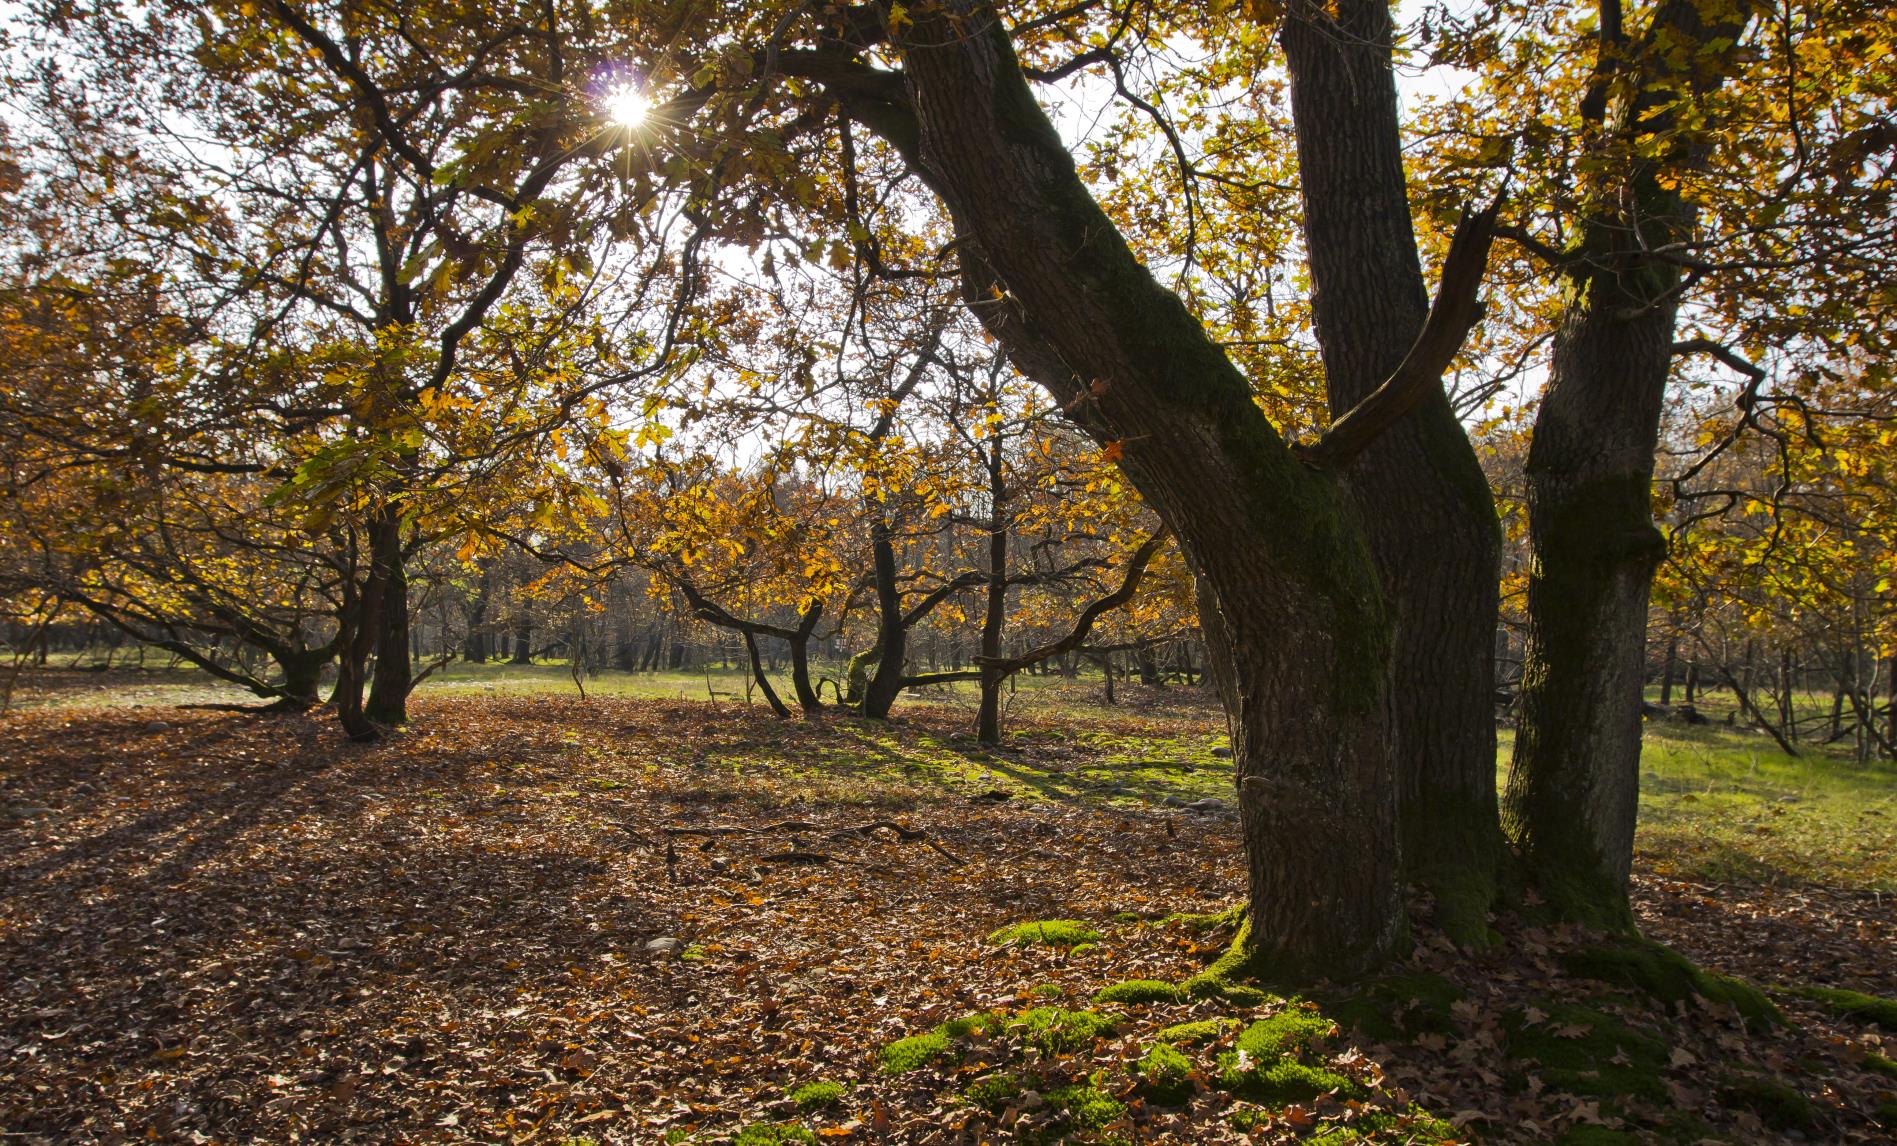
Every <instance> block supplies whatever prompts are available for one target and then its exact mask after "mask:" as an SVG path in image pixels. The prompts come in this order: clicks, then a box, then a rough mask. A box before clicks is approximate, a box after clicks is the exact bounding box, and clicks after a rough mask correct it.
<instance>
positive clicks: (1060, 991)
mask: <svg viewBox="0 0 1897 1146" xmlns="http://www.w3.org/2000/svg"><path fill="white" fill-rule="evenodd" d="M1066 993H1067V990H1066V988H1064V987H1062V986H1061V985H1060V984H1058V983H1042V984H1041V985H1040V986H1038V987H1035V988H1033V989H1032V990H1030V991H1029V992H1028V994H1030V995H1033V996H1034V997H1035V998H1037V999H1058V998H1060V997H1061V996H1062V995H1065V994H1066Z"/></svg>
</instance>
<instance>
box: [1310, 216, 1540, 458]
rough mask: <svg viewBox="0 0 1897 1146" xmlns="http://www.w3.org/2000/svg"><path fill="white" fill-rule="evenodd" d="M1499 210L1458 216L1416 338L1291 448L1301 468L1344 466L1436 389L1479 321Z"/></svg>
mask: <svg viewBox="0 0 1897 1146" xmlns="http://www.w3.org/2000/svg"><path fill="white" fill-rule="evenodd" d="M1501 207H1502V198H1501V196H1499V195H1498V196H1497V197H1496V199H1495V202H1493V203H1490V204H1489V205H1488V206H1487V207H1484V208H1483V209H1482V210H1480V211H1473V212H1472V211H1468V210H1464V211H1463V213H1462V218H1461V219H1460V220H1459V221H1458V222H1457V223H1456V233H1455V236H1454V237H1453V238H1452V239H1451V240H1450V242H1449V255H1448V257H1447V258H1445V259H1444V260H1443V273H1442V281H1441V282H1440V283H1439V284H1437V287H1436V301H1435V302H1433V303H1431V304H1430V308H1429V318H1428V319H1427V320H1426V321H1425V322H1424V323H1423V330H1422V333H1420V334H1418V335H1417V336H1416V341H1415V342H1414V343H1412V344H1411V345H1410V350H1409V353H1408V354H1406V355H1404V356H1403V361H1402V363H1401V364H1400V365H1399V366H1397V368H1396V370H1395V371H1394V372H1393V373H1392V374H1391V375H1390V376H1389V377H1388V378H1387V379H1385V380H1384V382H1383V385H1381V386H1378V387H1377V388H1376V389H1375V390H1373V391H1372V392H1371V393H1370V395H1369V396H1368V397H1366V398H1365V399H1364V400H1363V401H1361V402H1359V403H1357V404H1356V405H1355V406H1353V407H1351V408H1350V409H1349V410H1347V411H1346V412H1345V413H1344V416H1343V417H1341V418H1339V419H1337V420H1336V421H1335V422H1332V423H1331V428H1330V429H1328V430H1326V431H1325V432H1324V436H1323V437H1321V438H1319V439H1318V440H1317V441H1316V442H1315V443H1313V444H1311V445H1308V446H1298V447H1296V449H1297V453H1298V456H1299V458H1300V459H1301V460H1303V461H1304V462H1305V464H1307V465H1311V466H1316V467H1319V468H1322V469H1339V468H1342V467H1343V466H1346V465H1349V464H1350V463H1351V461H1352V460H1354V459H1355V458H1356V457H1357V455H1358V454H1360V453H1362V452H1363V451H1364V449H1365V448H1366V447H1368V446H1369V445H1370V443H1371V442H1373V441H1375V440H1376V438H1377V435H1378V434H1381V433H1382V432H1383V431H1384V430H1386V429H1388V428H1389V427H1390V426H1391V425H1392V424H1393V423H1394V422H1395V421H1396V420H1397V419H1398V418H1401V417H1402V416H1403V415H1404V414H1407V413H1409V412H1410V410H1411V409H1413V408H1414V407H1415V406H1416V404H1417V403H1418V402H1421V401H1422V400H1423V398H1424V397H1426V396H1427V395H1428V394H1429V392H1430V390H1431V389H1432V388H1434V387H1438V386H1440V385H1441V384H1442V376H1443V373H1444V371H1446V370H1448V369H1449V364H1450V362H1452V361H1454V360H1455V357H1456V354H1457V352H1458V351H1460V350H1461V349H1462V343H1463V341H1464V340H1465V339H1467V338H1468V337H1469V331H1470V330H1471V329H1472V328H1473V327H1474V326H1475V324H1476V322H1477V321H1478V320H1480V319H1481V317H1482V304H1481V303H1480V302H1478V301H1477V299H1476V295H1477V293H1478V292H1479V291H1480V290H1481V287H1482V272H1483V270H1484V269H1485V268H1486V267H1487V266H1488V261H1489V243H1490V242H1491V240H1493V238H1494V236H1495V217H1496V214H1497V213H1498V212H1499V211H1500V210H1501Z"/></svg>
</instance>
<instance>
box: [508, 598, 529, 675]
mask: <svg viewBox="0 0 1897 1146" xmlns="http://www.w3.org/2000/svg"><path fill="white" fill-rule="evenodd" d="M507 663H508V664H510V665H530V664H532V663H534V617H533V614H532V613H529V612H528V611H527V608H526V606H524V605H523V606H521V609H520V612H518V613H516V614H514V655H513V656H511V657H509V658H507Z"/></svg>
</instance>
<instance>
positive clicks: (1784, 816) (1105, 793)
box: [18, 662, 1897, 892]
mask: <svg viewBox="0 0 1897 1146" xmlns="http://www.w3.org/2000/svg"><path fill="white" fill-rule="evenodd" d="M746 685H747V680H746V677H745V675H744V674H743V673H741V672H738V671H735V670H732V671H714V672H711V673H705V672H692V673H685V672H664V673H624V672H605V673H601V674H600V675H599V676H598V677H596V678H591V679H589V680H587V682H586V689H587V694H588V695H589V696H594V697H613V698H621V697H623V698H640V699H661V700H691V701H704V702H711V703H717V704H720V705H734V706H742V705H745V704H747V703H750V704H751V706H752V707H753V708H755V709H759V710H761V709H762V701H759V700H754V699H753V700H747V688H746ZM785 687H788V686H787V685H785ZM1124 691H1125V693H1126V695H1127V698H1128V699H1130V700H1131V701H1132V702H1133V703H1130V704H1127V703H1123V704H1121V705H1117V706H1108V705H1105V704H1104V703H1102V702H1101V690H1100V687H1099V683H1098V679H1097V678H1096V677H1083V678H1081V679H1079V680H1077V681H1070V680H1065V679H1062V678H1059V677H1022V678H1020V679H1019V680H1018V681H1017V685H1016V690H1015V692H1014V693H1013V694H1012V696H1011V698H1010V706H1009V710H1008V711H1009V735H1008V739H1007V742H1006V743H1005V744H1004V745H1002V746H1001V747H999V748H996V749H984V748H982V747H981V746H979V745H977V744H975V743H974V742H973V739H972V737H971V736H969V735H968V732H969V726H972V723H973V692H972V690H970V689H967V688H958V687H957V686H950V687H944V688H937V689H931V690H929V692H928V693H927V694H926V695H924V696H920V697H914V698H910V699H909V700H906V701H905V703H904V707H903V708H901V709H899V716H903V717H905V719H903V720H902V721H901V722H900V723H898V724H896V725H878V724H872V723H867V722H856V721H851V720H849V719H848V718H841V719H838V720H835V721H832V722H830V723H831V726H832V732H831V734H830V735H827V736H824V737H820V738H819V737H803V736H800V735H798V734H797V733H796V732H795V731H794V730H787V734H786V735H785V736H782V737H776V738H771V739H769V740H761V739H759V738H756V737H752V738H750V739H749V740H748V741H747V740H746V739H745V738H735V739H734V740H733V741H731V742H720V743H714V744H709V745H706V744H698V745H680V746H679V749H680V750H679V756H680V757H682V760H681V762H683V763H686V764H688V765H689V766H691V767H693V768H695V769H698V770H699V772H700V780H701V783H702V786H703V788H704V790H705V791H706V792H707V793H715V790H716V789H718V788H719V787H720V786H721V785H723V786H725V787H729V788H730V789H731V790H732V792H733V793H738V792H741V791H742V790H743V789H745V788H746V787H748V783H747V779H746V776H745V772H746V770H747V769H756V768H768V769H771V770H772V772H773V774H774V775H775V776H777V777H779V778H780V779H785V780H792V781H795V782H796V783H798V784H801V792H802V796H803V797H806V798H813V799H822V800H827V801H834V802H861V801H862V800H863V799H864V798H865V797H864V795H863V794H864V793H866V792H870V791H875V792H877V793H879V794H880V795H879V798H881V799H888V798H890V797H891V793H892V792H906V793H908V795H909V797H913V798H917V799H926V798H929V797H930V796H931V795H934V796H937V797H938V798H939V797H940V796H953V795H964V796H965V795H974V794H979V793H1000V794H1005V795H1006V796H1008V797H1012V798H1020V799H1036V800H1052V801H1063V802H1084V803H1096V804H1097V803H1107V804H1118V805H1122V806H1127V807H1141V806H1152V805H1158V804H1163V803H1165V802H1167V801H1168V799H1169V798H1170V799H1172V800H1174V801H1186V802H1190V801H1194V800H1200V799H1204V798H1206V797H1218V798H1222V799H1229V798H1230V795H1231V781H1230V773H1231V762H1230V761H1229V760H1227V759H1222V758H1220V757H1218V756H1216V755H1214V751H1215V750H1217V749H1219V748H1220V747H1221V746H1222V745H1223V744H1224V742H1225V736H1224V729H1223V727H1222V721H1221V720H1220V719H1219V716H1218V712H1217V708H1216V705H1215V704H1214V703H1213V702H1212V701H1211V699H1210V698H1209V697H1208V696H1207V695H1206V694H1205V693H1203V692H1201V691H1199V690H1195V689H1183V688H1169V689H1165V690H1158V691H1155V690H1150V689H1138V688H1132V687H1129V688H1127V689H1125V690H1124ZM419 695H420V697H422V698H424V699H426V698H431V697H438V698H450V697H478V696H495V697H502V698H505V697H520V696H529V695H552V696H559V695H567V696H573V695H576V692H575V690H574V686H573V681H572V679H571V677H570V676H569V675H568V671H567V666H566V665H565V664H563V663H560V662H550V663H545V664H538V665H508V664H485V665H467V664H456V665H451V666H449V667H448V668H447V669H444V670H442V671H441V672H438V673H436V674H435V675H433V676H431V677H430V678H429V679H428V680H427V681H426V682H424V683H423V684H422V686H421V688H420V690H419ZM1722 698H1724V699H1725V700H1727V701H1729V699H1730V698H1729V697H1727V696H1726V694H1722V693H1709V694H1705V695H1703V696H1702V697H1701V705H1700V707H1701V710H1702V711H1704V712H1705V713H1706V714H1707V715H1708V717H1709V718H1710V720H1711V723H1709V724H1705V725H1683V724H1675V723H1671V722H1666V721H1654V722H1652V723H1650V724H1649V725H1648V726H1647V730H1646V735H1647V742H1646V751H1645V755H1644V758H1643V764H1642V771H1643V775H1642V782H1641V826H1640V835H1639V839H1638V847H1639V849H1640V851H1641V853H1642V854H1643V856H1645V857H1646V858H1647V859H1648V860H1650V861H1651V862H1652V863H1653V865H1654V867H1655V868H1656V869H1657V870H1658V871H1660V872H1662V873H1663V874H1668V875H1675V876H1680V877H1683V878H1689V879H1701V880H1710V881H1727V880H1733V879H1743V880H1750V881H1756V882H1762V883H1771V884H1796V883H1818V884H1824V885H1828V886H1834V887H1843V888H1859V889H1866V890H1874V891H1879V892H1897V766H1893V765H1890V764H1888V763H1880V764H1871V765H1860V764H1857V763H1856V762H1855V761H1853V760H1852V759H1850V758H1849V757H1848V756H1847V755H1845V754H1843V753H1842V752H1841V751H1837V750H1828V749H1826V748H1824V747H1821V746H1817V745H1807V746H1803V747H1801V751H1802V752H1803V753H1804V755H1802V756H1800V757H1796V758H1794V757H1791V756H1788V755H1786V754H1785V753H1783V752H1781V751H1779V750H1778V748H1777V746H1776V745H1774V744H1773V743H1772V741H1771V740H1770V739H1769V738H1768V737H1766V736H1765V735H1763V734H1761V733H1757V732H1753V731H1749V730H1747V729H1744V728H1742V727H1735V726H1731V725H1727V724H1725V723H1724V709H1722V708H1721V707H1720V703H1721V700H1722ZM249 699H251V698H249V697H248V695H247V694H245V693H243V692H242V691H240V690H237V689H234V688H230V687H228V686H222V685H218V684H216V683H215V682H212V681H209V680H208V679H207V678H205V677H204V676H203V675H202V674H200V673H196V672H194V671H190V670H186V669H180V668H173V669H164V668H158V667H153V668H149V669H147V670H144V671H122V670H114V671H113V672H109V673H95V672H83V671H47V672H34V673H29V674H28V675H27V676H26V677H25V678H23V680H22V687H21V692H20V696H19V698H18V701H19V703H20V705H21V706H22V707H87V708H91V707H106V706H113V705H138V706H156V705H170V704H197V703H209V702H219V701H222V702H232V701H236V702H244V701H247V700H249ZM1498 749H1499V751H1498V764H1499V770H1498V781H1499V780H1500V779H1502V778H1503V777H1504V776H1505V774H1506V770H1507V763H1508V759H1509V756H1510V754H1511V752H1512V749H1513V734H1512V733H1511V732H1510V731H1509V730H1507V729H1503V730H1502V731H1501V733H1500V744H1499V745H1498Z"/></svg>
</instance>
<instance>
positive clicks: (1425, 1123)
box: [1303, 1107, 1468, 1146]
mask: <svg viewBox="0 0 1897 1146" xmlns="http://www.w3.org/2000/svg"><path fill="white" fill-rule="evenodd" d="M1397 1135H1401V1136H1402V1137H1400V1138H1398V1137H1396V1136H1397ZM1378 1139H1382V1140H1383V1141H1391V1140H1395V1141H1400V1142H1404V1143H1410V1144H1414V1146H1435V1144H1436V1143H1453V1142H1466V1141H1467V1140H1468V1138H1467V1136H1466V1135H1464V1134H1463V1133H1462V1132H1460V1131H1458V1130H1457V1129H1456V1128H1455V1127H1454V1126H1452V1125H1450V1124H1449V1123H1447V1122H1444V1121H1443V1120H1442V1119H1440V1118H1437V1117H1435V1116H1433V1115H1431V1114H1429V1113H1427V1112H1425V1111H1423V1110H1422V1109H1420V1108H1418V1107H1411V1108H1410V1109H1409V1110H1407V1111H1405V1112H1403V1113H1401V1114H1393V1113H1390V1112H1388V1111H1380V1110H1379V1111H1371V1112H1369V1113H1367V1114H1364V1115H1363V1116H1362V1117H1360V1118H1357V1119H1355V1120H1353V1121H1352V1122H1351V1123H1350V1125H1348V1126H1333V1127H1331V1128H1330V1129H1328V1130H1324V1131H1321V1132H1320V1133H1318V1134H1314V1135H1312V1136H1311V1137H1309V1138H1306V1139H1305V1140H1304V1143H1303V1146H1352V1144H1354V1143H1358V1142H1371V1141H1376V1140H1378Z"/></svg>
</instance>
